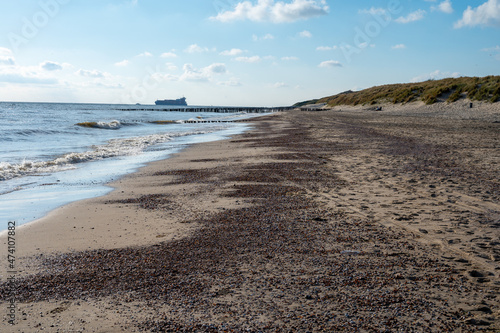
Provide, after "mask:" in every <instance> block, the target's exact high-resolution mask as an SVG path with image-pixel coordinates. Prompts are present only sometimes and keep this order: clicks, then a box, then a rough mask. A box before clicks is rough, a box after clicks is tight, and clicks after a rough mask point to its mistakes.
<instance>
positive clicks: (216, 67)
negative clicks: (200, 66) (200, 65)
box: [205, 63, 226, 74]
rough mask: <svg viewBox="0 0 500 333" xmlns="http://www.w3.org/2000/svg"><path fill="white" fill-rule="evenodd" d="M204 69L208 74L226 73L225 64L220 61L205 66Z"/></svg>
mask: <svg viewBox="0 0 500 333" xmlns="http://www.w3.org/2000/svg"><path fill="white" fill-rule="evenodd" d="M205 70H206V71H207V72H208V73H209V74H224V73H226V65H225V64H221V63H217V64H211V65H210V66H208V67H205Z"/></svg>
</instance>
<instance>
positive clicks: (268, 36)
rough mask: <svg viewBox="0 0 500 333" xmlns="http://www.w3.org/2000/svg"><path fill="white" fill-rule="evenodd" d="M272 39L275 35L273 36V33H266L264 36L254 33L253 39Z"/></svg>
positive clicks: (255, 40)
mask: <svg viewBox="0 0 500 333" xmlns="http://www.w3.org/2000/svg"><path fill="white" fill-rule="evenodd" d="M271 39H274V36H273V35H271V34H265V35H264V36H262V37H259V36H257V35H252V40H253V41H254V42H257V41H259V40H271Z"/></svg>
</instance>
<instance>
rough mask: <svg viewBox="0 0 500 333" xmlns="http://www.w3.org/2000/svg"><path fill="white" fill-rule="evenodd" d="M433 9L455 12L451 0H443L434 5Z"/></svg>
mask: <svg viewBox="0 0 500 333" xmlns="http://www.w3.org/2000/svg"><path fill="white" fill-rule="evenodd" d="M431 10H437V11H440V12H443V13H446V14H451V13H453V6H452V5H451V1H450V0H445V1H443V2H441V3H440V4H439V5H438V6H437V7H435V6H432V7H431Z"/></svg>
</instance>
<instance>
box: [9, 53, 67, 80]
mask: <svg viewBox="0 0 500 333" xmlns="http://www.w3.org/2000/svg"><path fill="white" fill-rule="evenodd" d="M0 52H2V51H1V50H0ZM0 82H3V83H13V84H44V85H45V84H57V83H58V80H57V79H55V78H54V77H51V76H47V74H46V73H43V72H41V71H40V67H38V66H37V67H34V66H30V67H28V66H27V67H22V66H8V67H0Z"/></svg>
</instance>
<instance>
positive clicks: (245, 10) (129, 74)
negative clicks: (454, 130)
mask: <svg viewBox="0 0 500 333" xmlns="http://www.w3.org/2000/svg"><path fill="white" fill-rule="evenodd" d="M1 9H2V10H1V11H0V32H1V33H0V100H1V101H27V102H88V103H134V104H135V103H143V104H152V103H153V102H154V101H155V100H156V99H164V98H178V97H181V96H186V98H187V100H188V103H189V104H191V105H251V106H279V105H289V104H293V103H295V102H298V101H302V100H306V99H311V98H318V97H323V96H327V95H332V94H335V93H339V92H341V91H345V90H349V89H352V90H359V89H363V88H368V87H371V86H373V85H380V84H387V83H398V82H414V81H423V80H428V79H439V78H443V77H452V76H486V75H499V74H500V0H467V1H458V0H434V1H431V0H384V1H373V0H372V1H368V0H366V1H365V0H360V1H333V0H327V1H325V0H282V1H275V0H247V1H240V0H188V1H153V0H85V1H82V0H37V1H31V0H19V1H2V4H1Z"/></svg>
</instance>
